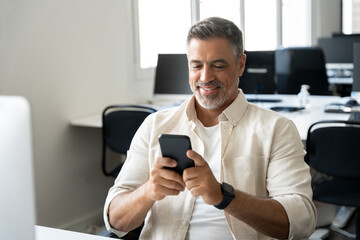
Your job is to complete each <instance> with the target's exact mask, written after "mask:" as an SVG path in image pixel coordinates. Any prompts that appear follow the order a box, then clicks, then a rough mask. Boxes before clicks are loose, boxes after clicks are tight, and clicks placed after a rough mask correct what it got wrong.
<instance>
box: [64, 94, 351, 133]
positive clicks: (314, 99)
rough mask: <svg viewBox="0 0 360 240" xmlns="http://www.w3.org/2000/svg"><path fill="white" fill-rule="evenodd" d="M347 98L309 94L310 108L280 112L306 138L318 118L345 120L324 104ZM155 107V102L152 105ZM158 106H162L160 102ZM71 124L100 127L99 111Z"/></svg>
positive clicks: (287, 98)
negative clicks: (331, 111) (325, 108)
mask: <svg viewBox="0 0 360 240" xmlns="http://www.w3.org/2000/svg"><path fill="white" fill-rule="evenodd" d="M246 97H247V98H249V99H250V98H251V99H255V98H259V99H281V100H282V101H281V102H273V103H271V102H270V103H269V102H257V103H256V104H257V105H259V106H261V107H264V108H268V109H269V108H270V107H275V106H298V105H299V100H298V97H297V95H254V94H247V95H246ZM347 100H348V98H341V97H338V96H310V108H309V109H306V110H301V111H297V112H281V114H283V115H284V116H286V117H287V118H289V119H290V120H292V121H293V122H294V124H295V125H296V127H297V129H298V131H299V133H300V136H301V139H302V140H306V135H307V130H308V128H309V127H310V125H311V124H312V123H314V122H316V121H320V120H347V119H348V118H349V116H350V114H344V113H325V112H324V106H325V105H326V104H329V103H345V102H346V101H347ZM169 106H174V105H173V104H172V103H169ZM152 107H154V108H155V109H157V108H158V107H157V104H156V103H155V104H154V105H152ZM160 108H164V105H163V103H162V105H161V107H160ZM70 123H71V125H72V126H77V127H92V128H101V127H102V120H101V113H99V114H95V115H91V116H87V117H83V118H79V119H74V120H72V121H71V122H70Z"/></svg>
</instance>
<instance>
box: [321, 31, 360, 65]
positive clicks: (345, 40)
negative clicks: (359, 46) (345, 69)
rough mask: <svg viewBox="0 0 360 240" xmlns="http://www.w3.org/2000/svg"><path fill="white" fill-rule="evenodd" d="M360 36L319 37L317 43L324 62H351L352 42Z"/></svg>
mask: <svg viewBox="0 0 360 240" xmlns="http://www.w3.org/2000/svg"><path fill="white" fill-rule="evenodd" d="M354 42H360V37H335V38H319V39H318V45H319V47H320V48H322V49H323V51H324V55H325V62H326V63H350V64H352V62H353V43H354Z"/></svg>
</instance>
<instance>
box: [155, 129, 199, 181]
mask: <svg viewBox="0 0 360 240" xmlns="http://www.w3.org/2000/svg"><path fill="white" fill-rule="evenodd" d="M159 143H160V148H161V152H162V155H163V157H168V158H171V159H174V160H175V161H177V165H176V167H172V168H170V167H165V168H168V169H171V170H174V171H175V172H178V173H179V174H180V175H182V173H183V171H184V170H185V169H186V168H189V167H195V163H194V161H193V160H192V159H190V158H188V157H187V156H186V152H187V150H189V149H191V142H190V138H189V137H188V136H186V135H175V134H161V135H160V137H159Z"/></svg>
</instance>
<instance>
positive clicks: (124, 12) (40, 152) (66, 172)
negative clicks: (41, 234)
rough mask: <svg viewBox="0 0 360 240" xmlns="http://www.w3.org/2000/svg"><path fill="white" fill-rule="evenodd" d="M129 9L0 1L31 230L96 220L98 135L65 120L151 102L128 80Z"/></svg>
mask: <svg viewBox="0 0 360 240" xmlns="http://www.w3.org/2000/svg"><path fill="white" fill-rule="evenodd" d="M318 1H320V0H318ZM325 1H326V2H327V1H329V0H322V3H324V2H325ZM332 2H333V3H334V4H330V5H329V6H333V5H335V6H337V3H338V2H340V0H332ZM130 5H131V0H31V1H29V0H0V94H16V95H23V96H25V97H27V98H28V100H29V101H30V103H31V106H32V113H33V129H34V131H33V135H34V147H35V175H36V177H35V178H36V179H35V181H36V182H35V183H36V198H37V217H38V218H37V224H40V225H45V226H52V227H61V228H68V229H74V228H82V227H84V226H81V223H84V224H89V223H92V222H93V221H97V220H98V219H100V220H99V221H101V218H100V217H99V216H100V214H101V210H102V207H103V203H104V199H105V196H106V192H107V190H108V188H109V187H110V186H111V185H112V182H113V180H112V179H110V178H105V177H104V176H103V175H102V173H101V170H100V158H101V132H100V129H90V128H76V127H71V126H70V124H69V121H70V120H71V119H74V118H78V117H82V116H86V115H89V114H92V113H98V112H100V111H101V110H102V109H103V108H104V107H105V106H106V105H108V104H112V103H122V102H131V101H133V100H134V99H139V98H141V97H142V96H151V89H152V82H151V81H149V80H147V81H146V80H143V81H138V82H136V81H135V80H134V77H133V66H132V63H133V56H132V54H133V51H132V32H131V9H130ZM320 9H322V10H323V11H326V12H327V13H329V14H330V13H332V12H337V11H339V9H336V8H335V9H330V8H329V7H328V6H326V7H325V6H323V7H320ZM321 16H323V15H321ZM333 18H334V16H333V15H332V16H331V18H329V19H330V20H331V21H330V20H329V21H327V20H324V18H323V17H321V18H319V19H320V20H321V21H320V22H319V23H320V24H325V26H321V25H316V29H317V35H318V36H321V35H323V34H324V30H323V29H327V27H326V23H327V22H330V24H332V25H330V28H331V29H333V28H338V27H339V28H340V25H339V26H337V25H335V26H334V25H333V23H332V21H333V20H332V19H333ZM335 22H336V21H335ZM336 24H337V23H336ZM329 31H330V30H328V32H329ZM1 194H3V193H1ZM24 201H26V196H24Z"/></svg>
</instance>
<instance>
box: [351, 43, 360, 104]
mask: <svg viewBox="0 0 360 240" xmlns="http://www.w3.org/2000/svg"><path fill="white" fill-rule="evenodd" d="M353 54H354V73H353V85H352V90H351V96H352V97H354V98H356V100H357V101H358V102H360V42H356V43H354V52H353Z"/></svg>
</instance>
